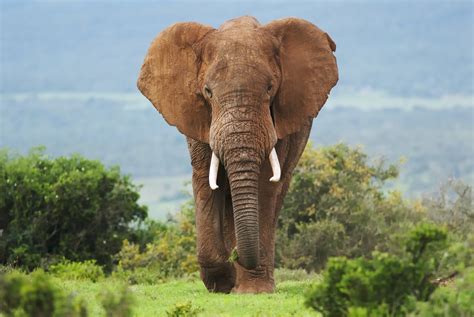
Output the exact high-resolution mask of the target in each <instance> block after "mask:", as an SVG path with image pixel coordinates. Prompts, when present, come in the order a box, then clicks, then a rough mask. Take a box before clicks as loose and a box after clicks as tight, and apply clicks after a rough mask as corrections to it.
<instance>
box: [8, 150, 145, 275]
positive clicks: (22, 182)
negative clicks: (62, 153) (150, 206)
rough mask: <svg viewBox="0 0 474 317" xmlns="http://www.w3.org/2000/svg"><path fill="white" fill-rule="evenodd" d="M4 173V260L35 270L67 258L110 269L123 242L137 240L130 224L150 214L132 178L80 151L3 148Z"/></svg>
mask: <svg viewBox="0 0 474 317" xmlns="http://www.w3.org/2000/svg"><path fill="white" fill-rule="evenodd" d="M0 173H1V177H0V230H3V231H2V239H1V240H0V263H2V264H14V265H19V266H23V267H26V268H28V269H33V268H35V267H37V266H39V265H40V264H41V262H42V259H45V258H46V259H47V258H51V257H58V256H59V257H62V256H64V257H65V258H67V259H70V260H73V261H82V260H87V259H95V260H97V263H99V264H100V265H106V266H107V267H108V268H110V267H111V265H112V256H113V255H114V254H116V253H117V252H118V251H119V250H120V247H121V244H122V241H123V240H124V239H133V238H134V230H133V229H132V228H131V226H130V223H133V222H139V221H141V220H143V219H145V217H146V215H147V212H146V207H143V206H140V205H139V204H138V203H137V200H138V198H139V194H138V192H137V187H136V186H135V185H133V184H132V182H131V180H130V178H128V177H127V176H122V175H121V174H120V170H119V169H118V168H117V167H113V168H110V169H108V168H105V167H104V166H103V165H102V164H101V163H100V162H99V161H93V160H87V159H85V158H83V157H81V156H79V155H73V156H71V157H58V158H55V159H51V158H48V157H47V156H46V155H45V154H44V149H38V148H37V149H34V150H32V151H31V152H30V154H29V155H27V156H23V157H22V156H15V155H11V154H10V153H9V152H8V151H1V152H0ZM46 261H47V260H46Z"/></svg>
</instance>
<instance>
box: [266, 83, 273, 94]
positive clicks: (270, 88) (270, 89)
mask: <svg viewBox="0 0 474 317" xmlns="http://www.w3.org/2000/svg"><path fill="white" fill-rule="evenodd" d="M272 88H273V85H272V84H269V85H268V87H267V92H268V93H270V92H271V91H272Z"/></svg>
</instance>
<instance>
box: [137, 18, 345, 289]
mask: <svg viewBox="0 0 474 317" xmlns="http://www.w3.org/2000/svg"><path fill="white" fill-rule="evenodd" d="M335 50H336V45H335V44H334V42H333V41H332V39H331V38H330V37H329V35H328V34H326V33H325V32H323V31H321V30H320V29H319V28H317V27H316V26H314V25H313V24H311V23H309V22H307V21H305V20H302V19H296V18H288V19H282V20H276V21H273V22H271V23H268V24H266V25H261V24H260V23H259V22H258V21H257V20H256V19H255V18H253V17H248V16H245V17H240V18H236V19H233V20H230V21H227V22H225V23H224V24H223V25H222V26H220V27H219V28H218V29H214V28H212V27H210V26H206V25H202V24H199V23H191V22H190V23H177V24H174V25H172V26H170V27H168V28H167V29H165V30H164V31H162V32H161V33H160V34H159V35H158V36H157V37H156V39H155V40H154V41H153V43H152V44H151V46H150V48H149V50H148V53H147V55H146V57H145V60H144V63H143V66H142V68H141V72H140V75H139V78H138V88H139V90H140V91H141V92H142V94H143V95H145V96H146V97H147V98H148V99H149V100H150V101H151V103H152V104H153V105H154V107H155V108H156V109H157V110H158V111H159V112H160V113H161V114H162V115H163V117H164V118H165V120H166V121H167V122H168V123H169V124H170V125H173V126H176V127H177V128H178V130H179V131H180V132H182V133H183V134H184V135H185V136H186V137H187V138H186V139H187V143H188V149H189V153H190V156H191V165H192V168H193V175H192V184H193V193H194V199H195V206H196V231H197V256H198V262H199V265H200V271H201V278H202V280H203V282H204V284H205V286H206V287H207V289H208V290H209V291H214V292H226V293H228V292H230V291H233V292H237V293H259V292H272V291H273V290H274V285H275V283H274V278H273V270H274V253H275V252H274V250H275V230H276V225H277V217H278V214H279V211H280V209H281V206H282V203H283V198H284V197H285V194H286V192H287V190H288V186H289V182H290V178H291V174H292V171H293V169H294V168H295V166H296V164H297V162H298V160H299V158H300V156H301V154H302V151H303V149H304V147H305V145H306V142H307V140H308V136H309V133H310V129H311V125H312V121H313V118H314V117H316V116H317V114H318V112H319V111H320V109H321V108H322V106H323V105H324V103H325V102H326V100H327V97H328V94H329V92H330V90H331V89H332V87H333V86H334V85H335V84H336V82H337V80H338V70H337V64H336V58H335V57H334V55H333V52H334V51H335ZM234 248H236V250H237V254H238V260H237V261H236V262H233V263H231V262H229V256H230V254H231V253H232V250H233V249H234Z"/></svg>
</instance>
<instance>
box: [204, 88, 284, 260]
mask: <svg viewBox="0 0 474 317" xmlns="http://www.w3.org/2000/svg"><path fill="white" fill-rule="evenodd" d="M226 96H233V95H232V94H227V95H226ZM233 97H235V98H230V97H228V98H230V99H227V100H223V101H222V104H221V109H223V110H221V111H222V112H221V113H219V114H216V116H215V117H214V121H213V123H212V124H211V130H210V137H209V140H210V147H211V149H212V151H213V152H214V153H213V155H212V158H211V164H210V165H211V166H210V171H209V185H210V186H211V188H213V189H214V188H217V186H218V185H219V184H216V181H215V180H216V177H217V168H218V166H219V160H221V161H222V165H223V166H224V168H225V169H226V172H227V177H228V180H229V185H230V193H231V197H232V208H233V212H234V226H235V236H236V242H237V253H238V257H239V259H238V262H239V264H240V265H242V266H243V267H244V268H246V269H255V268H256V267H257V266H258V265H259V246H260V242H259V235H260V232H259V219H258V215H259V200H258V191H259V188H258V186H259V176H260V170H261V168H262V163H263V161H264V160H266V159H269V155H270V152H272V153H273V154H272V155H271V156H272V158H273V161H272V163H271V165H272V168H273V167H275V168H274V176H275V177H272V181H278V180H279V178H280V170H279V165H278V158H277V157H276V155H275V153H274V150H273V151H272V148H273V147H274V145H275V144H276V133H275V130H274V127H273V124H272V121H271V116H270V109H269V108H266V107H259V103H258V102H259V101H258V100H255V101H252V100H251V99H252V98H251V95H249V94H245V93H243V92H239V93H238V94H236V95H235V96H233ZM224 99H225V98H224ZM275 158H276V160H275ZM277 165H278V167H277Z"/></svg>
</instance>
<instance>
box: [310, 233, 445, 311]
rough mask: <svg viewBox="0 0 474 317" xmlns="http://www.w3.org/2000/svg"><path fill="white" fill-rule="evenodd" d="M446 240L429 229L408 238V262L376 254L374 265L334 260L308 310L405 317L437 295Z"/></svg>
mask: <svg viewBox="0 0 474 317" xmlns="http://www.w3.org/2000/svg"><path fill="white" fill-rule="evenodd" d="M446 240H447V233H446V231H445V230H443V229H440V228H438V227H436V226H433V225H428V224H425V225H420V226H418V227H416V228H415V229H414V230H413V231H411V232H410V234H409V235H408V238H407V241H406V242H405V251H406V253H405V256H404V257H400V256H397V255H391V254H388V253H379V252H375V253H374V254H373V255H372V258H371V259H366V258H363V257H360V258H357V259H352V260H351V259H347V258H343V257H338V258H332V259H331V260H330V261H329V262H328V265H327V268H326V270H325V271H324V273H323V279H322V281H321V282H319V283H317V284H316V285H315V287H314V288H313V289H312V291H311V292H310V293H309V294H308V296H307V299H306V304H307V305H308V306H310V307H312V308H313V309H315V310H317V311H319V312H321V313H322V314H323V315H324V316H351V315H352V316H365V315H366V316H381V315H386V316H405V315H406V314H407V313H408V312H410V311H413V309H414V306H415V305H414V303H415V301H427V300H429V299H430V296H431V294H432V293H433V292H434V290H435V288H436V285H435V284H434V283H433V282H432V280H433V279H434V273H435V272H436V270H437V268H438V266H439V260H438V256H439V253H440V252H442V251H443V250H444V249H445V248H446Z"/></svg>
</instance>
